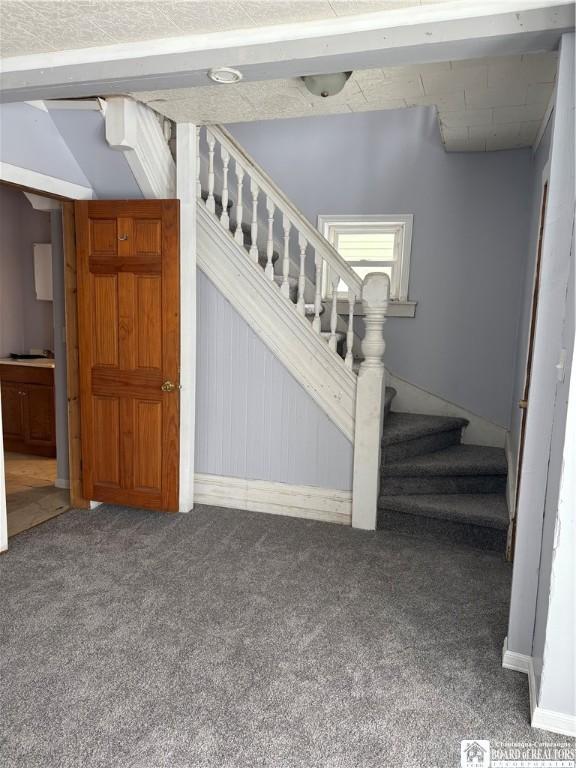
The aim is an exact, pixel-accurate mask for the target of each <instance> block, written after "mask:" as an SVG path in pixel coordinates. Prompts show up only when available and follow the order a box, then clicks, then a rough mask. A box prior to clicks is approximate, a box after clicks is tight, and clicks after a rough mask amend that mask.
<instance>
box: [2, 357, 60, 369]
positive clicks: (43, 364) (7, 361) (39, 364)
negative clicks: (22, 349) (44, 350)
mask: <svg viewBox="0 0 576 768" xmlns="http://www.w3.org/2000/svg"><path fill="white" fill-rule="evenodd" d="M0 365H26V366H29V367H32V368H55V366H56V364H55V361H54V359H53V358H49V357H38V358H36V360H13V359H12V358H11V357H0Z"/></svg>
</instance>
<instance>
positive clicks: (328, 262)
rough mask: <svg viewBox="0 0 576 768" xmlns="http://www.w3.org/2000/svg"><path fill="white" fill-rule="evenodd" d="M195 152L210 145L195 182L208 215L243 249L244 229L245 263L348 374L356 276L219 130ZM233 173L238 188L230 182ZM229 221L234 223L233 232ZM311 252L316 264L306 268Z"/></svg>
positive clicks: (207, 133)
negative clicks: (342, 307)
mask: <svg viewBox="0 0 576 768" xmlns="http://www.w3.org/2000/svg"><path fill="white" fill-rule="evenodd" d="M217 145H218V146H217ZM200 147H201V148H203V147H207V162H205V164H204V168H205V172H204V174H202V173H201V176H202V178H201V179H200V188H201V189H206V190H207V192H206V193H205V194H204V193H202V194H201V196H200V200H202V199H203V198H205V199H206V209H207V210H208V211H209V212H210V213H212V214H213V215H214V216H215V217H216V218H217V219H218V221H219V222H220V224H221V225H222V227H223V228H224V229H225V230H226V231H227V232H228V233H229V234H230V237H232V238H233V239H234V240H235V241H236V243H238V245H239V246H241V247H242V249H244V246H245V239H244V233H245V232H248V228H249V231H250V245H249V255H250V258H251V259H252V261H253V262H254V263H255V264H256V265H258V266H259V267H260V268H263V269H264V274H265V276H266V277H267V278H268V280H269V281H270V282H271V283H272V284H273V285H275V286H277V287H278V291H279V294H280V296H281V297H282V298H281V299H280V300H286V301H289V302H290V303H291V304H296V306H295V307H293V309H294V312H295V313H296V314H299V315H300V316H301V317H304V318H305V319H306V322H310V320H311V321H312V330H313V331H314V332H315V333H316V334H318V336H319V337H320V338H321V339H322V340H323V342H324V343H326V344H327V346H328V349H329V350H330V352H331V353H333V355H334V357H335V358H337V359H338V360H339V363H338V364H342V365H343V366H344V367H345V368H347V369H348V370H349V371H353V353H352V347H353V341H354V329H353V323H354V312H353V307H354V304H355V303H356V302H359V301H360V297H361V293H362V281H361V279H360V277H359V276H358V275H357V273H356V272H354V271H353V270H352V269H351V268H350V266H349V265H348V263H347V262H346V261H345V260H344V259H343V258H342V256H340V254H339V253H338V252H337V251H336V250H335V249H334V247H333V246H332V245H331V243H329V242H328V240H326V238H325V237H324V236H323V235H321V234H320V232H318V230H317V229H316V228H315V227H314V226H312V224H311V223H310V222H309V221H308V219H306V217H305V216H304V215H303V214H302V213H301V212H300V211H299V210H298V209H297V208H296V207H295V206H294V204H293V203H292V202H291V201H290V200H288V198H287V197H286V196H285V195H284V193H283V192H282V191H281V190H280V189H279V188H278V187H277V186H276V184H275V183H274V182H273V181H272V179H270V177H269V176H268V175H267V174H266V173H265V172H264V171H263V170H262V168H260V167H259V166H258V165H257V164H256V163H255V162H254V160H253V159H252V158H251V157H250V156H249V155H248V154H247V152H246V151H245V150H244V149H243V147H241V146H240V145H239V144H237V143H236V141H235V140H234V139H233V138H232V136H231V135H230V134H229V133H228V132H227V131H226V130H224V129H223V128H221V127H219V126H209V127H205V128H203V129H202V132H201V135H200ZM232 173H234V174H235V184H234V180H232V181H231V180H230V179H231V174H232ZM232 178H233V177H232ZM202 182H203V184H204V186H202ZM234 189H235V191H236V197H237V199H236V200H234V199H233V198H234ZM248 191H249V194H248ZM231 197H232V199H231ZM250 199H251V205H250ZM247 207H248V209H249V210H248V211H247V210H246V208H247ZM229 208H231V209H232V210H231V211H230V213H229ZM244 217H245V218H244ZM231 219H232V222H235V224H233V225H232V226H231ZM243 227H244V228H243ZM231 229H232V230H233V231H232V232H231V231H230V230H231ZM259 234H260V238H259ZM291 243H292V244H293V248H292V250H291ZM296 245H297V248H296ZM247 247H248V246H247ZM308 254H310V256H311V258H312V259H313V261H312V263H311V264H310V267H309V268H308V269H307V268H306V267H307V265H306V258H307V255H308ZM276 261H279V263H278V264H276ZM292 270H293V272H294V273H297V275H298V278H297V280H295V278H294V276H293V275H291V271H292ZM291 281H292V283H291ZM291 284H292V285H293V286H294V288H296V287H297V290H296V291H291V289H290V286H291ZM312 291H313V314H312V316H310V315H307V313H306V307H307V306H308V307H309V306H310V304H309V303H308V302H310V301H312ZM343 292H345V295H346V296H347V297H348V299H349V300H348V305H347V307H346V309H347V310H348V309H349V307H350V306H352V311H351V312H346V313H343V312H339V311H338V300H339V298H341V297H342V293H343ZM307 296H308V300H307V298H306V297H307ZM325 310H328V311H326V312H325ZM324 314H325V317H322V316H323V315H324ZM342 325H344V326H347V329H346V360H345V361H344V360H342V358H343V357H344V351H343V348H342V347H341V346H340V345H339V339H341V338H342V336H341V328H340V326H342Z"/></svg>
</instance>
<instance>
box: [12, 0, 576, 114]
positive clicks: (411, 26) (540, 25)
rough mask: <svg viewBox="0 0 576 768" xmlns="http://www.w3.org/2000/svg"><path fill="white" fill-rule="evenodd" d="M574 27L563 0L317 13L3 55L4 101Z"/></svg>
mask: <svg viewBox="0 0 576 768" xmlns="http://www.w3.org/2000/svg"><path fill="white" fill-rule="evenodd" d="M573 28H574V6H573V3H572V2H571V0H552V1H550V0H548V2H547V0H509V1H508V2H506V3H505V4H504V10H503V4H502V2H500V1H498V2H496V1H495V0H492V1H488V2H487V1H486V0H484V1H483V2H477V1H475V2H469V0H466V1H464V0H456V1H455V2H448V3H440V4H438V5H426V6H418V7H412V8H409V9H398V10H393V11H384V12H379V13H371V14H362V15H358V16H350V17H344V18H342V17H340V18H334V19H329V20H323V21H321V22H318V21H313V22H305V23H300V24H285V25H277V26H271V27H259V28H255V29H242V30H233V31H230V32H218V33H211V34H202V35H186V36H183V37H174V38H163V39H160V40H147V41H142V42H137V43H125V44H120V45H110V46H104V47H99V48H83V49H78V50H70V51H60V52H57V53H45V54H34V55H30V56H21V57H11V58H8V59H4V60H3V62H2V69H3V74H2V76H1V79H0V85H1V88H2V93H1V95H0V99H1V100H3V101H24V100H33V99H50V98H70V97H79V96H92V95H95V94H97V95H111V94H117V93H126V92H129V91H132V92H134V91H139V90H156V89H167V88H179V87H194V86H199V85H207V84H208V83H209V81H208V80H207V77H206V72H207V70H208V69H209V68H210V67H213V66H221V65H227V66H235V67H238V68H240V69H241V70H242V72H243V75H244V78H245V79H246V80H268V79H275V78H286V77H295V76H298V75H301V74H306V73H308V74H313V73H320V72H331V71H342V70H345V69H366V68H371V67H390V66H399V65H402V64H411V63H423V62H433V61H441V60H448V59H450V60H456V59H464V58H475V57H480V56H497V55H506V54H520V53H529V52H536V51H545V50H552V49H554V48H555V47H556V45H557V43H558V40H559V38H560V35H561V34H562V33H563V32H565V31H569V30H572V29H573Z"/></svg>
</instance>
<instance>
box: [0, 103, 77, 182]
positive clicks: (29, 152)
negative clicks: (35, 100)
mask: <svg viewBox="0 0 576 768" xmlns="http://www.w3.org/2000/svg"><path fill="white" fill-rule="evenodd" d="M0 122H1V123H2V132H1V134H0V159H1V160H2V161H3V162H5V163H10V164H11V165H17V166H19V167H21V168H27V169H28V170H30V171H36V172H38V173H44V174H45V175H46V176H54V177H55V178H57V179H64V180H65V181H69V182H72V183H73V184H80V185H82V186H86V187H89V186H90V183H89V181H88V179H87V178H86V175H85V174H84V172H83V171H82V169H81V168H80V166H79V165H78V163H77V161H76V159H75V158H74V156H73V154H72V152H71V151H70V150H69V149H68V147H67V146H66V143H65V141H64V139H63V138H62V136H61V135H60V133H59V131H58V129H57V128H56V126H55V125H54V122H53V120H52V117H51V116H50V113H49V112H45V111H44V110H42V109H37V108H36V107H31V106H30V105H29V104H0Z"/></svg>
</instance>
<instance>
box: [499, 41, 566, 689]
mask: <svg viewBox="0 0 576 768" xmlns="http://www.w3.org/2000/svg"><path fill="white" fill-rule="evenodd" d="M574 144H575V138H574V35H564V36H563V38H562V46H561V49H560V58H559V68H558V82H557V94H556V104H555V109H554V116H553V125H552V137H551V149H550V183H549V195H548V206H547V211H546V217H545V230H544V241H543V249H542V265H541V276H540V290H539V299H538V315H537V322H536V333H535V339H534V363H533V373H532V379H531V387H530V399H529V407H528V411H527V419H526V442H525V450H524V459H523V469H522V480H521V484H520V493H519V498H518V510H517V516H518V525H517V535H516V550H515V558H514V572H513V578H512V594H511V602H510V619H509V625H508V647H509V648H510V650H511V651H515V652H517V653H522V654H526V655H529V656H530V655H532V654H533V653H536V654H537V655H540V648H541V646H542V639H541V638H542V632H541V630H542V627H541V623H545V624H546V630H545V635H546V645H547V644H548V643H549V642H552V640H553V639H554V638H556V640H555V642H558V636H559V635H562V634H563V635H566V632H567V631H568V635H569V636H571V637H573V627H569V626H567V624H566V621H567V619H569V617H568V616H566V617H565V619H564V624H563V625H560V626H556V627H554V628H551V627H550V624H549V622H548V621H547V619H546V610H543V608H544V605H543V604H542V600H544V601H546V600H547V599H548V587H547V583H551V582H550V571H551V569H552V582H553V581H554V578H553V568H554V562H555V559H554V551H553V545H552V546H550V538H551V537H550V530H551V528H550V526H552V520H554V526H553V527H556V525H557V522H556V514H555V513H556V510H555V509H554V507H555V505H556V501H555V500H554V494H555V493H557V485H558V462H559V451H560V452H561V448H559V442H558V441H559V440H563V437H562V429H563V424H562V421H563V419H564V415H563V412H562V407H561V405H562V400H561V398H559V397H558V379H557V371H556V367H555V366H556V364H557V363H558V361H559V358H560V351H561V349H562V346H563V345H564V346H566V344H565V338H564V335H563V334H564V328H565V318H566V316H567V311H568V307H569V303H568V299H569V291H568V285H569V282H570V269H571V266H573V264H572V262H573V257H571V246H572V236H573V226H574V206H575V192H574V184H575V179H574V162H575V157H574V149H575V148H574ZM572 323H573V320H572ZM568 327H570V326H568ZM572 327H573V326H572ZM555 420H556V425H555ZM570 471H572V467H570ZM550 504H551V507H550V508H549V509H547V513H546V516H545V515H544V510H545V507H546V506H547V505H550ZM574 508H575V504H574V500H573V499H570V500H569V509H570V514H571V515H572V516H573V515H574ZM550 514H552V518H550V517H549V515H550ZM561 528H562V526H561ZM543 531H544V534H545V540H544V545H543ZM572 546H573V545H572ZM539 583H540V597H539V598H538V600H539V602H540V610H539V617H538V626H536V613H537V596H538V591H539ZM563 589H564V593H565V591H566V590H569V589H570V585H569V584H566V583H565V584H564V585H563ZM570 633H572V634H570ZM535 638H537V642H536V645H535V644H534V642H535ZM545 654H546V651H545ZM567 663H568V660H567V659H566V658H564V657H559V658H558V660H557V664H558V665H560V666H561V667H562V668H563V666H564V665H565V664H567ZM573 663H574V661H573V659H572V664H573ZM544 668H546V656H545V658H544ZM562 674H564V678H565V680H566V682H567V684H570V682H571V681H570V680H569V679H568V677H566V675H565V673H564V672H563V671H561V672H559V674H558V675H557V677H558V679H561V678H562ZM543 677H544V674H543Z"/></svg>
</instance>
